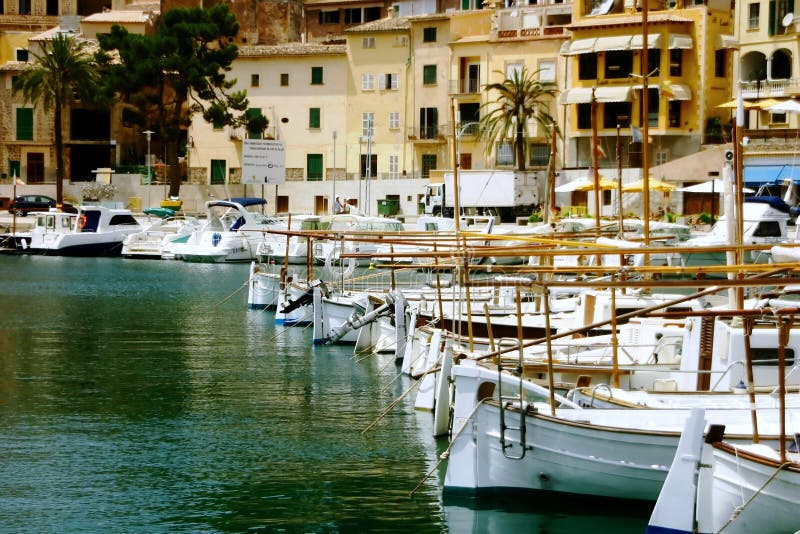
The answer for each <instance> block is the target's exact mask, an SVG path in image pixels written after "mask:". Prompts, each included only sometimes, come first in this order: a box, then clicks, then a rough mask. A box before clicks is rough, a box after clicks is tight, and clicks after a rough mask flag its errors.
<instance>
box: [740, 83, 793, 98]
mask: <svg viewBox="0 0 800 534" xmlns="http://www.w3.org/2000/svg"><path fill="white" fill-rule="evenodd" d="M798 85H800V80H798V79H794V78H793V79H790V80H758V81H754V82H741V85H740V88H741V91H742V98H780V97H789V96H794V89H795V88H797V87H798ZM790 89H791V90H790Z"/></svg>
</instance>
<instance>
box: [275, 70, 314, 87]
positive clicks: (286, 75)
mask: <svg viewBox="0 0 800 534" xmlns="http://www.w3.org/2000/svg"><path fill="white" fill-rule="evenodd" d="M312 76H313V74H312ZM288 85H289V73H288V72H282V73H281V87H286V86H288Z"/></svg>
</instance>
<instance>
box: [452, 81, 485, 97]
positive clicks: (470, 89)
mask: <svg viewBox="0 0 800 534" xmlns="http://www.w3.org/2000/svg"><path fill="white" fill-rule="evenodd" d="M480 92H481V83H480V80H477V79H475V78H467V79H463V80H450V94H451V95H453V94H456V95H471V94H478V93H480Z"/></svg>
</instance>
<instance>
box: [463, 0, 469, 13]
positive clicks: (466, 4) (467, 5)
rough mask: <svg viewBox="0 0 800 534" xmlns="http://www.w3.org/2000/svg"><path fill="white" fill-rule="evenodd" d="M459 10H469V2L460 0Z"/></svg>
mask: <svg viewBox="0 0 800 534" xmlns="http://www.w3.org/2000/svg"><path fill="white" fill-rule="evenodd" d="M461 9H463V10H464V11H468V10H469V0H461Z"/></svg>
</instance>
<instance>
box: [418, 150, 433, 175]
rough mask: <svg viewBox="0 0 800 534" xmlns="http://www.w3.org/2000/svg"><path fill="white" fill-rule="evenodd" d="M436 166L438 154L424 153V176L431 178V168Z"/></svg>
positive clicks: (422, 169)
mask: <svg viewBox="0 0 800 534" xmlns="http://www.w3.org/2000/svg"><path fill="white" fill-rule="evenodd" d="M435 168H436V154H423V155H422V168H421V169H420V170H421V171H422V177H423V178H430V177H431V170H432V169H435Z"/></svg>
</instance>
